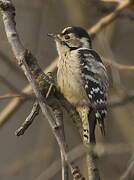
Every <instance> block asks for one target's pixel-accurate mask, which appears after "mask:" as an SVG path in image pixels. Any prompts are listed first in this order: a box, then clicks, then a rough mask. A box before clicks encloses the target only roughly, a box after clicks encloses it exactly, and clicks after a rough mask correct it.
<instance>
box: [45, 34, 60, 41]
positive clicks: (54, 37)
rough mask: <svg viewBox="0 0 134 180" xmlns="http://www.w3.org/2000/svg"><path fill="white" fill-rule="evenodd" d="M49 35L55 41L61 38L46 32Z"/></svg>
mask: <svg viewBox="0 0 134 180" xmlns="http://www.w3.org/2000/svg"><path fill="white" fill-rule="evenodd" d="M47 35H48V36H49V37H51V38H53V39H54V40H55V41H56V40H57V41H58V40H61V39H60V37H59V35H58V34H47Z"/></svg>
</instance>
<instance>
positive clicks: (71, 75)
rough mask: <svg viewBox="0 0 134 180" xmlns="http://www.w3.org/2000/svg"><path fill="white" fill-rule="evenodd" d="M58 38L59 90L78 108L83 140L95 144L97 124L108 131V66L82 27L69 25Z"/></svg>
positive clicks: (102, 129) (56, 40) (56, 36)
mask: <svg viewBox="0 0 134 180" xmlns="http://www.w3.org/2000/svg"><path fill="white" fill-rule="evenodd" d="M49 35H50V36H52V37H53V38H54V39H55V42H56V47H57V51H58V55H59V60H58V65H57V67H58V70H57V84H58V88H59V90H60V92H61V93H62V94H63V95H64V97H65V98H66V99H67V100H68V101H69V102H70V103H71V104H72V105H73V106H74V107H75V108H76V111H77V112H78V113H79V115H80V118H81V121H82V126H83V140H84V143H95V141H96V140H95V127H96V124H97V123H98V124H99V126H100V129H101V132H102V134H103V135H104V134H105V127H104V118H105V116H106V114H107V87H108V78H107V71H106V68H105V66H104V64H103V62H102V60H101V58H100V56H99V55H98V54H97V52H96V51H94V50H93V49H92V42H91V38H90V35H89V34H88V33H87V31H86V30H85V29H83V28H81V27H67V28H65V29H63V31H62V32H61V33H59V34H55V35H54V34H49Z"/></svg>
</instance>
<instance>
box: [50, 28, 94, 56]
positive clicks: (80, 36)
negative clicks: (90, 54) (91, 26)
mask: <svg viewBox="0 0 134 180" xmlns="http://www.w3.org/2000/svg"><path fill="white" fill-rule="evenodd" d="M48 35H49V36H51V37H53V38H54V39H55V41H56V46H57V50H58V52H59V54H60V55H61V54H63V53H66V52H67V51H72V50H75V49H78V48H90V49H91V38H90V36H89V34H88V33H87V31H86V30H85V29H83V28H81V27H67V28H65V29H63V31H62V32H61V33H59V34H56V35H54V34H48Z"/></svg>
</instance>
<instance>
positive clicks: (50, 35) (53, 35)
mask: <svg viewBox="0 0 134 180" xmlns="http://www.w3.org/2000/svg"><path fill="white" fill-rule="evenodd" d="M47 35H48V36H49V37H51V38H53V39H55V38H56V36H57V35H56V34H49V33H48V34H47Z"/></svg>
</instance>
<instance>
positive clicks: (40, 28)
mask: <svg viewBox="0 0 134 180" xmlns="http://www.w3.org/2000/svg"><path fill="white" fill-rule="evenodd" d="M13 3H14V4H15V6H16V22H17V30H18V32H19V35H20V38H21V40H22V42H23V44H24V45H25V47H26V48H28V49H30V50H31V51H32V53H33V54H34V55H35V56H36V57H37V59H38V61H39V64H40V65H41V67H42V68H43V69H45V68H46V67H47V66H48V65H49V64H51V63H52V62H53V60H54V59H55V58H56V56H57V52H56V48H55V44H54V43H53V41H51V40H50V39H49V38H48V37H47V33H55V32H60V31H61V30H62V29H63V28H64V27H67V26H72V25H75V26H82V27H84V28H86V29H90V28H91V27H92V26H93V25H95V24H96V23H97V22H98V21H99V20H100V19H101V18H102V17H104V16H106V15H107V14H109V13H111V12H112V11H113V10H114V9H115V7H116V6H117V5H118V1H113V2H111V1H109V0H107V1H106V0H105V1H101V0H58V1H57V0H28V1H27V0H19V1H17V0H13ZM93 47H94V49H95V50H97V51H98V52H99V54H100V55H101V56H103V57H105V58H106V59H109V60H111V61H113V62H116V63H120V64H124V65H134V11H133V9H125V10H123V11H122V12H121V14H120V16H119V17H118V18H117V19H116V20H115V21H113V22H112V23H110V24H109V25H108V26H107V27H106V28H104V29H103V30H102V31H101V32H99V33H97V34H96V36H95V38H94V40H93ZM108 73H109V81H110V87H109V97H110V99H112V98H111V97H114V98H116V97H122V96H124V95H126V94H128V93H129V92H130V91H133V89H134V83H133V82H134V75H133V74H134V70H133V69H132V70H130V69H128V70H119V69H118V68H115V67H113V66H108ZM5 79H6V80H7V81H9V82H10V83H11V84H12V85H13V86H14V87H16V88H17V89H19V90H20V91H21V90H22V89H23V88H24V87H25V86H26V85H27V80H26V78H25V77H24V75H23V73H22V72H21V70H20V69H19V67H17V65H16V62H15V59H14V57H13V55H12V52H11V48H10V46H9V44H8V42H7V39H6V35H5V31H4V26H3V23H2V20H0V96H2V95H4V94H7V93H11V92H12V91H11V89H12V88H9V86H7V85H6V83H5ZM11 101H13V100H11V99H3V100H1V101H0V111H1V113H0V118H1V119H2V118H3V117H2V116H3V114H2V112H3V110H4V109H5V108H6V106H7V105H8V104H9V103H10V102H11ZM32 104H33V102H32V101H30V100H29V101H25V102H24V103H23V104H22V105H21V106H19V107H18V108H16V110H15V112H14V113H13V114H12V115H10V116H9V117H8V118H7V120H6V121H5V122H4V123H3V124H0V144H1V147H0V167H1V168H0V180H24V179H25V180H39V178H38V177H39V176H40V174H42V173H43V172H44V171H45V170H46V169H47V168H48V167H49V166H50V165H52V164H53V162H54V161H55V160H58V159H59V158H60V153H59V148H58V145H57V143H56V140H55V138H54V137H53V134H52V132H51V129H50V127H49V124H48V122H47V121H45V120H44V119H43V116H42V114H41V113H40V115H39V116H38V117H37V118H36V120H35V121H34V123H33V124H32V126H31V127H30V128H29V129H28V130H27V131H26V133H25V134H24V135H23V136H21V137H16V136H15V135H14V132H15V130H16V129H17V128H18V127H19V126H20V125H21V123H22V122H23V121H24V120H25V119H26V117H27V115H28V114H29V112H30V110H31V107H32ZM8 108H10V107H9V106H8ZM133 109H134V104H133V102H132V101H131V99H130V102H128V103H126V104H122V105H121V106H115V107H112V108H109V112H108V117H107V119H106V137H104V138H102V137H101V135H100V132H99V131H98V130H97V142H103V143H110V144H121V143H124V144H126V146H127V144H128V143H133V142H134V110H133ZM65 129H66V137H67V140H68V144H69V148H70V149H72V148H73V147H75V146H76V145H77V144H79V143H80V137H79V134H78V132H77V130H76V129H75V127H74V125H73V123H72V122H71V121H70V120H66V122H65ZM131 156H132V153H122V151H121V152H113V153H111V155H107V154H106V155H104V156H102V157H101V158H100V159H99V169H100V174H101V177H102V179H103V180H115V179H119V177H120V176H121V175H122V174H123V173H124V171H125V170H126V168H127V166H128V164H129V161H130V159H131ZM133 172H134V171H133ZM45 179H46V178H45V177H44V180H45ZM51 179H52V180H60V179H61V172H59V173H56V174H55V176H54V177H52V178H51ZM70 179H71V178H70ZM129 179H132V180H133V179H134V176H133V177H129Z"/></svg>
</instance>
